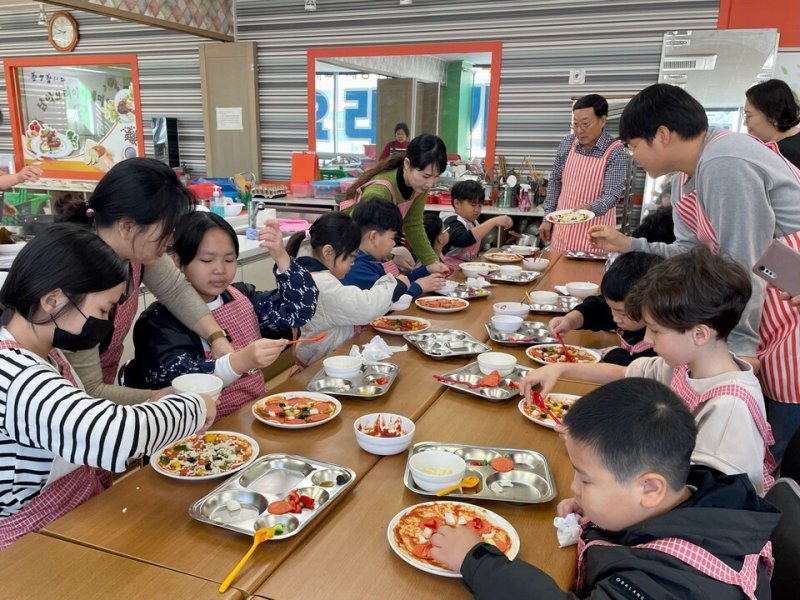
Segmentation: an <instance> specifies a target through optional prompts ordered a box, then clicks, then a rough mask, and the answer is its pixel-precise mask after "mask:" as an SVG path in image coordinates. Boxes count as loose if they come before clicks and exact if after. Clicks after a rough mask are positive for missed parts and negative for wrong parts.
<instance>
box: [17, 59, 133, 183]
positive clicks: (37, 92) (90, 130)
mask: <svg viewBox="0 0 800 600" xmlns="http://www.w3.org/2000/svg"><path fill="white" fill-rule="evenodd" d="M17 78H18V79H17V81H18V89H19V92H20V93H19V98H18V101H19V102H20V106H21V109H22V113H21V116H22V127H23V128H24V131H23V133H22V148H23V153H24V158H25V164H26V165H37V166H39V167H40V168H42V169H44V170H45V173H47V171H58V172H64V171H69V172H73V173H74V175H75V177H77V178H80V177H81V175H82V174H83V175H86V176H87V177H92V178H96V177H97V176H101V175H102V174H103V173H105V172H106V171H108V170H109V169H110V168H111V167H113V166H114V164H116V163H118V162H120V161H122V160H125V159H126V158H132V157H134V156H137V155H140V154H139V152H138V150H137V118H136V117H137V112H138V110H139V106H138V98H136V95H135V93H134V86H133V85H132V78H131V69H130V67H128V66H127V65H87V66H83V65H81V66H44V67H22V68H20V69H18V70H17Z"/></svg>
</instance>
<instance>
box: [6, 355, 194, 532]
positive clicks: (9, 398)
mask: <svg viewBox="0 0 800 600" xmlns="http://www.w3.org/2000/svg"><path fill="white" fill-rule="evenodd" d="M205 418H206V409H205V405H204V403H203V402H202V400H201V399H200V398H199V397H196V396H194V395H191V394H186V395H184V394H172V395H169V396H165V397H163V398H161V399H160V400H159V401H157V402H148V403H144V404H137V405H132V406H120V405H117V404H114V403H113V402H111V401H110V400H98V399H96V398H92V397H91V396H88V395H87V394H86V393H85V392H84V391H83V390H81V389H78V388H76V387H75V386H74V385H72V384H71V383H70V382H68V381H67V380H66V379H64V378H63V377H61V375H60V374H59V373H58V372H57V371H56V370H55V368H54V367H53V366H51V365H50V364H49V363H48V362H46V361H44V360H42V359H41V358H40V357H38V356H37V355H35V354H34V353H32V352H29V351H28V350H24V349H2V350H0V519H2V518H4V517H8V516H10V515H12V514H14V513H15V512H17V511H18V510H20V508H22V506H24V504H25V503H26V502H27V501H29V500H30V499H32V498H34V497H35V496H37V495H38V494H39V493H40V492H41V490H42V488H43V487H44V485H45V483H46V482H47V478H48V475H49V474H50V470H51V467H52V465H53V462H54V459H55V457H56V456H59V457H61V458H63V459H64V460H66V461H67V462H70V463H73V464H77V465H88V466H90V467H101V468H103V469H106V470H109V471H117V472H118V471H124V470H125V466H126V461H127V460H128V459H129V458H136V457H140V456H143V455H145V454H152V453H153V452H155V451H156V450H158V449H159V448H161V447H163V446H165V445H167V444H170V443H172V442H174V441H177V440H179V439H181V438H183V437H186V436H188V435H191V434H192V433H194V432H195V431H196V430H197V429H198V428H199V427H200V426H201V425H202V424H203V423H204V422H205Z"/></svg>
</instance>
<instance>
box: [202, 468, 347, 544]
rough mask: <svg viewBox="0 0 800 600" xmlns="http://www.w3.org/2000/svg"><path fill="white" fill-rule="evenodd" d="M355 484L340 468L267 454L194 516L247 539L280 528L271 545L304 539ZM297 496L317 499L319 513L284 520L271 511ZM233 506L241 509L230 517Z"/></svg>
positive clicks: (288, 516) (208, 496) (214, 493)
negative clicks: (310, 527) (263, 530)
mask: <svg viewBox="0 0 800 600" xmlns="http://www.w3.org/2000/svg"><path fill="white" fill-rule="evenodd" d="M355 479H356V472H355V471H353V470H352V469H349V468H347V467H343V466H341V465H335V464H333V463H327V462H322V461H319V460H314V459H312V458H306V457H304V456H297V455H294V454H266V455H264V456H261V457H259V458H258V459H257V460H256V461H255V462H253V464H251V465H250V466H249V467H247V468H246V469H242V470H241V471H239V472H238V473H236V474H235V475H234V476H232V477H231V478H229V479H228V480H227V481H225V483H223V484H222V485H220V486H218V487H216V488H214V489H213V490H212V491H211V492H209V493H208V494H206V495H205V496H203V497H202V498H200V499H199V500H197V501H196V502H194V503H193V504H192V505H191V506H190V507H189V516H191V517H192V518H193V519H196V520H198V521H201V522H203V523H209V524H210V525H216V526H217V527H222V528H224V529H230V530H231V531H238V532H239V533H244V534H246V535H253V533H254V532H255V531H256V530H257V529H261V528H262V527H273V526H275V525H277V524H278V523H280V524H281V525H283V533H281V534H277V533H276V534H275V537H273V538H272V539H273V540H282V539H285V538H288V537H291V536H293V535H296V534H297V533H299V532H300V530H302V529H303V528H304V527H305V526H306V525H308V524H309V523H310V522H311V521H313V520H314V519H315V518H316V517H317V516H318V515H319V514H320V513H322V512H323V511H325V510H326V509H327V508H328V507H329V506H331V505H333V504H334V500H335V499H336V498H337V497H338V496H340V495H341V494H342V493H343V492H344V491H345V490H346V489H348V488H349V487H350V486H351V485H353V482H354V481H355ZM292 490H298V492H300V493H301V494H302V495H305V496H310V497H311V498H314V500H315V502H314V508H313V509H303V510H302V512H300V513H297V514H295V513H286V514H283V515H273V514H271V513H269V512H268V511H267V506H268V505H269V504H270V503H271V502H275V501H276V500H283V499H284V498H285V497H286V496H287V495H288V494H289V492H291V491H292ZM231 500H232V501H236V502H238V503H239V504H240V505H241V508H239V510H234V511H230V510H229V509H228V502H229V501H231Z"/></svg>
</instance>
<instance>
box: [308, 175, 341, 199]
mask: <svg viewBox="0 0 800 600" xmlns="http://www.w3.org/2000/svg"><path fill="white" fill-rule="evenodd" d="M311 185H312V186H313V187H314V198H333V197H334V196H335V195H336V194H338V193H339V192H340V191H341V185H340V183H339V180H338V179H329V180H326V181H312V182H311Z"/></svg>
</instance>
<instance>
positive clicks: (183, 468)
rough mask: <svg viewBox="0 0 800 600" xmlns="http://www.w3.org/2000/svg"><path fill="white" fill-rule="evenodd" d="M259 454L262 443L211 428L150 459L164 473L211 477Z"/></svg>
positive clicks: (238, 465) (225, 473) (194, 477)
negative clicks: (211, 429)
mask: <svg viewBox="0 0 800 600" xmlns="http://www.w3.org/2000/svg"><path fill="white" fill-rule="evenodd" d="M257 456H258V444H257V443H256V441H255V440H254V439H252V438H250V437H248V436H246V435H242V434H240V433H233V432H228V431H209V432H207V433H204V434H203V435H191V436H189V437H187V438H184V439H182V440H180V441H179V442H175V443H174V444H172V445H171V446H167V447H166V448H163V449H162V450H160V451H159V452H157V453H156V454H154V455H153V456H152V458H151V459H150V464H151V465H153V467H154V468H156V470H158V471H160V472H161V473H163V474H165V475H167V476H170V477H174V478H177V479H199V478H204V479H208V478H211V477H220V476H223V475H229V474H231V473H233V472H234V471H238V470H239V469H241V468H242V467H244V466H246V465H247V464H249V463H250V462H252V461H253V460H255V459H256V457H257Z"/></svg>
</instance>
